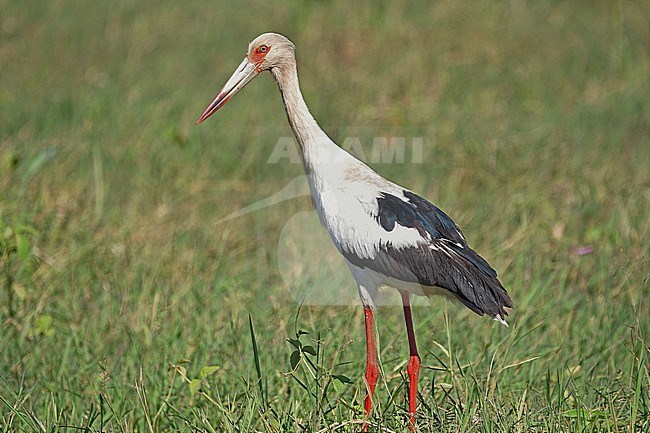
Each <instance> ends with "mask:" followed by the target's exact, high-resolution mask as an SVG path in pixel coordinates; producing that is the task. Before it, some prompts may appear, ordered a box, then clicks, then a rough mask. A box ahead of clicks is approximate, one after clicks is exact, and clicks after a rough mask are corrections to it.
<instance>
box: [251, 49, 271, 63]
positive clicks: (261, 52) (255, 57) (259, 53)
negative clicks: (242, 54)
mask: <svg viewBox="0 0 650 433" xmlns="http://www.w3.org/2000/svg"><path fill="white" fill-rule="evenodd" d="M269 51H271V47H269V46H268V45H260V46H259V47H257V48H255V51H253V54H251V60H252V61H253V62H255V63H257V62H261V61H262V60H264V57H266V55H267V54H268V53H269Z"/></svg>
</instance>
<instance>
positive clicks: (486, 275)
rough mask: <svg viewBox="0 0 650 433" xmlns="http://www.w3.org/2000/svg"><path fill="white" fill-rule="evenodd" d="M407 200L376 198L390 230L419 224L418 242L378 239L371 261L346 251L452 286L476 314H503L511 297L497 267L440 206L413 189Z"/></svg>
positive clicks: (374, 265)
mask: <svg viewBox="0 0 650 433" xmlns="http://www.w3.org/2000/svg"><path fill="white" fill-rule="evenodd" d="M404 197H406V199H407V200H408V201H404V200H403V199H401V198H399V197H396V196H394V195H392V194H387V193H383V194H382V196H381V197H379V198H378V199H377V203H378V205H379V206H378V212H377V215H376V216H375V220H376V221H377V223H378V224H379V225H380V226H381V227H382V228H383V229H384V230H386V231H389V232H390V231H392V230H394V229H395V226H396V225H397V224H399V225H401V226H403V227H409V228H415V229H417V230H418V232H419V233H420V235H421V236H422V242H421V243H418V244H417V245H412V246H408V247H400V248H396V247H394V246H393V245H392V244H391V243H380V244H379V246H378V253H377V255H376V257H375V258H374V259H373V260H369V259H360V258H359V257H356V256H354V257H351V256H352V255H346V257H347V258H348V260H350V261H351V262H352V263H353V264H355V265H356V266H360V267H367V268H370V269H372V270H374V271H376V272H380V273H382V274H384V275H388V276H390V277H392V278H395V279H398V280H401V281H406V282H412V283H419V284H422V285H424V286H436V287H440V288H443V289H446V290H448V291H449V292H450V293H451V294H452V295H454V296H455V297H456V298H458V300H460V301H461V302H462V303H463V304H465V305H466V306H467V307H468V308H470V309H471V310H472V311H474V312H475V313H477V314H480V315H483V314H488V315H490V316H492V317H495V316H496V315H500V316H501V317H504V316H506V315H507V312H506V311H505V310H504V307H512V300H511V299H510V297H509V296H508V293H507V292H506V290H505V289H504V288H503V286H502V285H501V282H500V281H499V280H498V278H497V273H496V271H495V270H494V269H493V268H492V267H491V266H490V265H489V264H488V263H487V262H486V261H485V260H484V259H483V258H482V257H481V256H479V255H478V254H477V253H476V252H475V251H474V250H472V249H471V248H470V247H469V246H468V245H467V242H466V241H465V238H464V237H463V235H462V233H461V231H460V229H459V228H458V226H457V225H456V224H455V223H454V222H453V221H452V219H451V218H450V217H449V216H448V215H447V214H445V213H444V212H443V211H442V210H440V209H439V208H438V207H436V206H435V205H433V204H432V203H430V202H428V201H427V200H425V199H424V198H422V197H420V196H418V195H417V194H414V193H412V192H410V191H404Z"/></svg>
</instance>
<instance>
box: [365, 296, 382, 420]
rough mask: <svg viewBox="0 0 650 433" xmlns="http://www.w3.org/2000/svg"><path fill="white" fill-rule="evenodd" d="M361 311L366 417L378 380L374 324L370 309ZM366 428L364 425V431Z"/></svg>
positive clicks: (368, 413)
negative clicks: (363, 322)
mask: <svg viewBox="0 0 650 433" xmlns="http://www.w3.org/2000/svg"><path fill="white" fill-rule="evenodd" d="M363 311H364V313H365V316H366V354H367V358H366V386H367V390H366V391H367V393H366V400H365V401H364V403H363V409H364V410H365V412H366V416H368V415H370V407H371V406H372V396H373V394H374V392H375V385H376V384H377V379H378V378H379V365H378V364H377V345H376V344H375V324H374V318H373V314H372V309H371V308H370V307H364V308H363ZM367 428H368V426H367V425H364V431H366V430H367Z"/></svg>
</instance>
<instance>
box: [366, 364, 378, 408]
mask: <svg viewBox="0 0 650 433" xmlns="http://www.w3.org/2000/svg"><path fill="white" fill-rule="evenodd" d="M378 379H379V367H377V365H376V364H368V365H367V366H366V386H367V387H368V389H367V394H366V399H365V401H364V402H363V409H364V410H365V412H366V416H368V415H370V407H371V406H372V396H373V395H374V393H375V385H376V384H377V380H378Z"/></svg>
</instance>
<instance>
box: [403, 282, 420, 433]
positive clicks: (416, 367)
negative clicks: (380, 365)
mask: <svg viewBox="0 0 650 433" xmlns="http://www.w3.org/2000/svg"><path fill="white" fill-rule="evenodd" d="M400 295H402V305H403V306H404V321H405V322H406V332H407V334H408V338H409V352H410V357H409V363H408V366H407V367H406V372H407V373H408V375H409V415H410V420H411V425H410V426H409V428H410V429H411V431H413V428H414V427H415V405H416V403H417V396H418V375H419V374H420V355H418V348H417V346H416V345H415V333H414V332H413V318H412V317H411V294H410V293H409V292H404V291H401V290H400Z"/></svg>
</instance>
